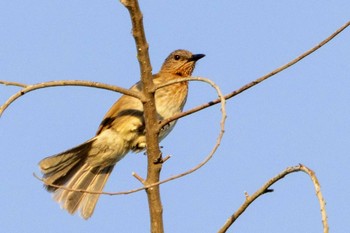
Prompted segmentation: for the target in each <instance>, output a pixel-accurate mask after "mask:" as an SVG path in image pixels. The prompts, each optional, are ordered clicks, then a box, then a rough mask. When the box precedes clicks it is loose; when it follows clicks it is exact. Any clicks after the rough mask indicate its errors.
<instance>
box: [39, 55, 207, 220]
mask: <svg viewBox="0 0 350 233" xmlns="http://www.w3.org/2000/svg"><path fill="white" fill-rule="evenodd" d="M204 56H205V55H204V54H192V53H191V52H190V51H187V50H182V49H179V50H175V51H174V52H172V53H170V55H169V56H168V57H167V58H166V59H165V61H164V63H163V65H162V66H161V69H160V71H159V72H158V73H157V74H153V75H152V80H153V82H154V84H155V85H159V84H163V83H166V82H168V81H170V80H175V79H178V78H184V77H190V76H191V75H192V72H193V70H194V68H195V65H196V62H197V61H198V60H199V59H201V58H203V57H204ZM130 90H132V91H136V92H142V90H143V85H142V82H141V81H139V82H137V83H136V84H135V85H133V86H132V87H131V88H130ZM187 94H188V82H187V81H183V82H179V83H174V84H171V85H168V86H165V87H162V88H160V89H157V90H156V92H155V106H156V111H157V117H158V120H163V119H166V118H169V117H171V116H173V115H174V114H176V113H179V112H182V110H183V108H184V105H185V102H186V100H187ZM175 123H176V121H173V122H171V123H169V124H168V125H167V127H164V128H163V129H162V130H161V131H160V132H159V135H158V138H159V140H160V141H161V140H162V139H164V138H165V137H166V136H167V135H168V134H169V133H170V131H171V130H172V129H173V128H174V126H175ZM146 147H147V145H146V138H145V120H144V116H143V105H142V102H141V101H140V100H139V99H138V98H135V97H132V96H129V95H122V96H121V97H120V98H119V99H118V100H117V101H116V102H115V103H114V104H113V105H112V107H111V108H110V109H109V111H108V112H107V113H106V114H105V116H104V118H103V120H102V122H101V124H100V125H99V127H98V130H97V133H96V135H95V136H94V137H92V138H91V139H89V140H87V141H86V142H84V143H82V144H80V145H78V146H76V147H74V148H72V149H69V150H66V151H64V152H62V153H59V154H56V155H53V156H50V157H46V158H44V159H42V160H41V161H40V162H39V168H40V170H41V172H42V174H43V181H44V187H45V188H46V189H47V191H49V192H52V193H53V197H54V200H55V201H57V202H58V203H59V204H60V205H61V208H63V209H65V210H67V211H68V212H69V213H70V214H74V213H76V212H77V211H79V212H80V215H81V217H82V218H84V219H85V220H86V219H88V218H90V217H91V216H92V214H93V212H94V210H95V207H96V204H97V201H98V199H99V196H100V194H99V193H100V192H102V190H103V188H104V186H105V184H106V182H107V180H108V178H109V176H110V174H111V173H112V171H113V168H114V166H115V164H116V163H117V162H118V161H120V160H121V159H122V158H123V157H124V156H125V155H126V154H127V153H128V152H130V151H131V152H135V153H137V152H140V151H143V150H145V149H146ZM50 184H51V185H50ZM62 187H63V188H62ZM74 190H85V191H88V192H81V191H74ZM89 192H90V193H89ZM91 192H95V193H91ZM96 192H97V193H96Z"/></svg>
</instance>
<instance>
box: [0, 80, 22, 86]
mask: <svg viewBox="0 0 350 233" xmlns="http://www.w3.org/2000/svg"><path fill="white" fill-rule="evenodd" d="M0 84H3V85H5V86H16V87H26V86H28V85H26V84H23V83H18V82H8V81H4V80H0Z"/></svg>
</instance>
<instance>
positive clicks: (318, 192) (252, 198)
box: [218, 164, 329, 233]
mask: <svg viewBox="0 0 350 233" xmlns="http://www.w3.org/2000/svg"><path fill="white" fill-rule="evenodd" d="M300 171H302V172H305V173H306V174H308V175H309V176H310V178H311V180H312V182H313V184H314V187H315V191H316V195H317V198H318V200H319V203H320V207H321V215H322V223H323V232H324V233H328V229H329V228H328V222H327V213H326V208H325V205H326V204H325V201H324V199H323V196H322V193H321V189H320V184H319V182H318V180H317V177H316V176H315V173H314V172H313V171H312V170H311V169H309V168H307V167H306V166H304V165H302V164H300V165H298V166H294V167H288V168H287V169H285V170H284V171H283V172H281V173H280V174H278V175H277V176H275V177H273V178H272V179H270V180H269V181H268V182H266V183H265V184H264V185H263V186H262V187H261V188H260V189H258V190H257V191H256V192H255V193H254V194H253V195H251V196H249V195H248V194H245V201H244V202H243V204H242V205H241V206H240V207H239V208H238V210H237V211H236V212H235V213H234V214H233V215H231V216H230V217H229V218H228V219H227V221H226V222H225V224H224V225H223V226H222V227H221V228H220V230H219V231H218V233H224V232H226V231H227V230H228V229H229V228H230V226H231V225H232V224H233V223H234V222H235V221H236V220H237V219H238V218H239V216H240V215H241V214H243V212H244V211H245V210H246V209H247V208H248V207H249V205H250V204H252V203H253V202H254V201H255V200H256V199H257V198H258V197H260V196H261V195H263V194H265V193H268V192H269V190H270V189H269V187H271V185H273V184H274V183H276V182H277V181H279V180H281V179H283V178H284V177H285V176H286V175H289V174H291V173H294V172H300Z"/></svg>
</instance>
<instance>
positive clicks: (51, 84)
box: [0, 80, 142, 117]
mask: <svg viewBox="0 0 350 233" xmlns="http://www.w3.org/2000/svg"><path fill="white" fill-rule="evenodd" d="M23 85H24V84H23ZM59 86H85V87H94V88H101V89H106V90H110V91H116V92H120V93H123V94H125V95H130V96H133V97H135V98H138V99H141V100H142V95H141V94H140V93H139V92H135V91H131V90H128V89H125V88H122V87H118V86H114V85H109V84H104V83H99V82H90V81H82V80H60V81H50V82H43V83H38V84H33V85H25V86H24V88H23V89H22V90H20V91H18V92H17V93H15V94H14V95H12V96H11V97H10V98H9V99H8V100H7V101H6V102H5V103H4V104H3V105H2V106H1V107H0V117H1V115H2V114H3V112H4V111H5V110H6V109H7V108H8V107H9V106H10V104H12V103H13V102H14V101H15V100H17V99H18V98H19V97H21V96H23V95H24V94H26V93H28V92H31V91H35V90H38V89H42V88H47V87H59Z"/></svg>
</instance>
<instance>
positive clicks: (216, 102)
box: [162, 21, 350, 125]
mask: <svg viewBox="0 0 350 233" xmlns="http://www.w3.org/2000/svg"><path fill="white" fill-rule="evenodd" d="M348 26H350V21H349V22H347V23H346V24H344V25H343V26H341V27H340V28H339V29H338V30H336V31H335V32H334V33H332V34H331V35H330V36H328V37H327V38H326V39H324V40H323V41H322V42H320V43H319V44H317V45H316V46H315V47H313V48H311V49H309V50H308V51H306V52H304V53H303V54H301V55H300V56H298V57H297V58H295V59H293V60H292V61H290V62H288V63H287V64H285V65H283V66H281V67H279V68H277V69H275V70H273V71H272V72H270V73H268V74H265V75H264V76H261V77H260V78H258V79H256V80H254V81H252V82H250V83H248V84H246V85H244V86H242V87H241V88H239V89H237V90H235V91H233V92H231V93H229V94H227V95H225V96H224V97H225V99H226V100H227V99H230V98H232V97H234V96H236V95H238V94H240V93H242V92H244V91H245V90H247V89H249V88H251V87H253V86H255V85H257V84H259V83H261V82H263V81H265V80H266V79H268V78H270V77H272V76H274V75H275V74H278V73H280V72H281V71H283V70H285V69H287V68H288V67H290V66H292V65H294V64H296V63H298V62H299V61H300V60H302V59H303V58H305V57H307V56H309V55H310V54H312V53H313V52H315V51H316V50H318V49H319V48H321V47H322V46H324V45H325V44H327V43H328V42H329V41H331V40H332V39H333V38H334V37H336V36H337V35H338V34H339V33H341V32H342V31H343V30H344V29H346V28H347V27H348ZM218 103H220V99H219V98H218V99H215V100H213V101H210V102H208V103H205V104H202V105H199V106H197V107H194V108H192V109H190V110H188V111H185V112H181V113H178V114H176V115H174V116H173V117H171V118H168V119H167V120H164V122H162V124H164V125H166V124H168V123H169V122H171V121H174V120H177V119H180V118H182V117H184V116H187V115H190V114H192V113H194V112H198V111H200V110H202V109H205V108H208V107H210V106H212V105H215V104H218Z"/></svg>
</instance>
